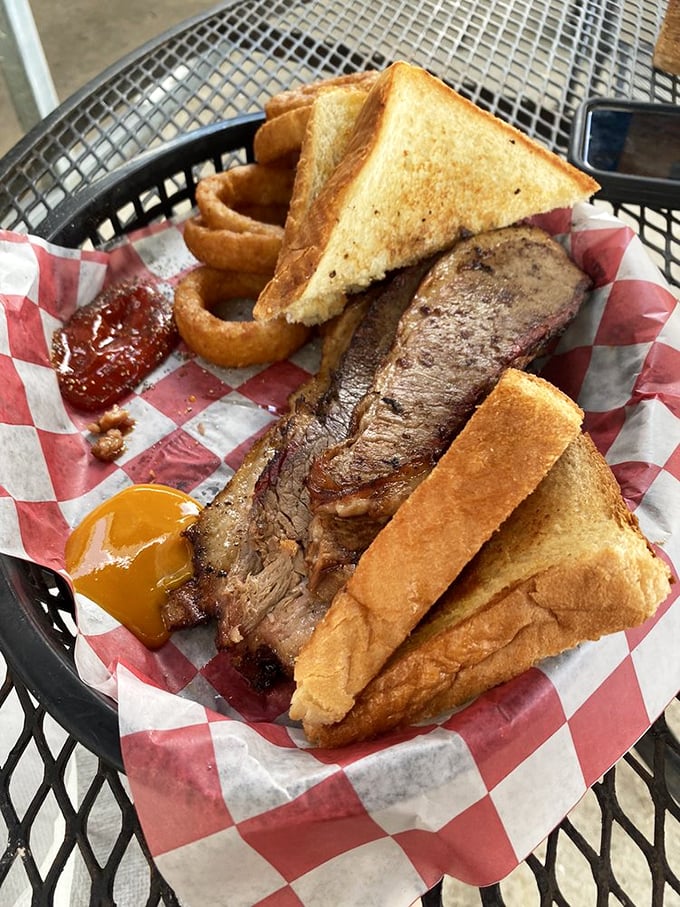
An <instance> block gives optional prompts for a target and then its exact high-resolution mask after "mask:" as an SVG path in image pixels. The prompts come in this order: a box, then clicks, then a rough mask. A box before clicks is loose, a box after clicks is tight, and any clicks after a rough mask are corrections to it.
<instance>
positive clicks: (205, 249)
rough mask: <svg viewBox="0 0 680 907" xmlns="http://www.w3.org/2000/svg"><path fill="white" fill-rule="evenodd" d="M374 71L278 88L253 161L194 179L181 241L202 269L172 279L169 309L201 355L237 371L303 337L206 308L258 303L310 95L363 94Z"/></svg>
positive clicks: (297, 329)
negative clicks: (191, 213)
mask: <svg viewBox="0 0 680 907" xmlns="http://www.w3.org/2000/svg"><path fill="white" fill-rule="evenodd" d="M377 76H378V73H377V72H373V71H368V72H363V73H354V74H351V75H346V76H340V77H336V78H330V79H325V80H322V81H319V82H315V83H312V84H310V85H303V86H301V87H299V88H295V89H292V90H290V91H283V92H280V93H279V94H278V95H275V96H274V97H272V98H271V99H270V100H269V102H268V103H267V104H266V106H265V115H266V119H265V122H264V123H263V124H262V126H261V127H260V128H259V129H258V131H257V132H256V134H255V136H254V141H253V151H254V155H255V159H256V161H257V163H256V164H244V165H241V166H236V167H232V168H230V169H229V170H225V171H224V172H222V173H217V174H215V175H214V176H208V177H204V178H203V179H201V180H200V181H199V183H198V185H197V187H196V205H197V208H198V212H199V213H198V216H197V217H193V218H191V219H189V220H188V221H187V222H186V224H185V226H184V241H185V243H186V245H187V248H188V249H189V251H190V252H191V253H192V254H193V255H194V257H195V258H196V259H197V260H198V261H199V262H201V266H200V267H198V268H197V269H196V270H194V271H192V272H190V273H189V274H188V275H187V276H186V277H184V278H183V279H182V280H181V281H180V282H179V283H178V285H177V287H176V289H175V306H174V316H175V322H176V324H177V329H178V331H179V333H180V336H181V337H182V339H183V340H184V342H185V343H186V344H187V346H188V347H189V348H190V349H191V350H193V351H194V352H195V353H197V354H198V355H199V356H202V357H203V358H204V359H207V360H208V361H210V362H213V363H215V364H217V365H222V366H225V367H228V368H242V367H244V366H248V365H255V364H260V363H264V362H275V361H278V360H280V359H285V358H287V357H288V356H290V355H291V353H293V352H294V351H295V350H296V349H298V347H300V346H301V345H302V344H303V343H304V342H305V341H306V340H307V338H308V337H309V335H310V329H309V328H308V327H306V326H304V325H301V324H290V323H289V322H287V321H285V320H284V319H275V320H272V321H266V322H264V321H257V320H252V319H251V320H249V321H225V320H222V319H221V318H218V317H217V316H216V315H213V314H212V311H211V310H212V309H213V308H214V307H215V306H216V305H217V304H218V303H221V302H225V301H229V300H234V299H243V298H246V299H252V300H256V299H257V297H258V296H259V294H260V292H261V291H262V289H263V288H264V286H265V284H266V283H267V281H268V279H269V278H270V277H271V276H272V275H273V273H274V269H275V267H276V262H277V259H278V256H279V252H280V250H281V243H282V240H283V225H284V223H285V219H286V215H287V212H288V207H289V205H290V199H291V195H292V192H293V184H294V181H295V166H296V164H297V159H298V157H299V153H300V149H301V147H302V142H303V138H304V134H305V130H306V128H307V121H308V119H309V114H310V110H311V105H312V104H313V102H314V98H315V97H316V96H317V95H318V93H319V92H320V91H323V90H324V89H326V88H332V87H339V86H343V85H352V86H355V87H361V88H365V90H366V91H369V90H370V88H371V87H372V85H373V83H374V82H375V79H376V78H377Z"/></svg>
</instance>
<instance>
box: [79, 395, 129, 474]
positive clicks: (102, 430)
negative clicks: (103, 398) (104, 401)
mask: <svg viewBox="0 0 680 907" xmlns="http://www.w3.org/2000/svg"><path fill="white" fill-rule="evenodd" d="M134 427H135V420H134V419H133V418H132V417H131V416H130V413H129V412H128V411H127V410H126V409H121V408H120V407H119V406H118V404H115V405H114V406H112V407H111V409H108V410H107V411H106V412H105V413H104V415H103V416H102V417H101V418H100V419H98V420H97V421H96V422H91V423H90V424H89V425H88V426H87V430H88V431H89V432H90V433H91V434H93V435H97V436H98V437H97V439H96V440H95V442H94V444H93V445H92V447H91V452H92V456H93V457H95V458H96V459H97V460H101V461H102V462H103V463H111V462H113V460H116V459H117V458H118V457H119V456H120V455H121V454H122V453H123V451H124V450H125V435H127V434H128V432H131V431H132V429H133V428H134Z"/></svg>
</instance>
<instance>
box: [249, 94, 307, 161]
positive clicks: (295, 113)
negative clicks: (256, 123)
mask: <svg viewBox="0 0 680 907" xmlns="http://www.w3.org/2000/svg"><path fill="white" fill-rule="evenodd" d="M310 111H311V104H305V105H304V106H301V107H293V108H291V110H286V111H284V112H283V113H282V114H280V115H279V116H276V117H274V118H273V119H271V120H269V119H268V120H265V121H264V123H263V124H262V125H261V126H260V128H259V129H258V130H257V132H256V133H255V136H254V138H253V152H254V154H255V160H256V161H259V162H260V163H262V164H268V163H271V162H272V161H280V160H293V161H295V160H296V159H297V157H298V156H299V154H300V148H301V147H302V140H303V138H304V136H305V129H306V128H307V121H308V120H309V114H310Z"/></svg>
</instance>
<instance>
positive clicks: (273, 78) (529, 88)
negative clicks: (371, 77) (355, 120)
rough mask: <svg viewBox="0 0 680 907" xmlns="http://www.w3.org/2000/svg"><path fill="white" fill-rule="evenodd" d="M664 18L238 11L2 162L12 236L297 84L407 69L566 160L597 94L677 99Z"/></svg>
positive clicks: (446, 5)
mask: <svg viewBox="0 0 680 907" xmlns="http://www.w3.org/2000/svg"><path fill="white" fill-rule="evenodd" d="M661 14H662V9H661V7H660V6H659V4H657V3H656V2H655V0H644V2H642V3H640V2H625V3H623V4H621V3H619V2H614V0H606V2H605V0H599V2H594V0H589V2H586V3H582V2H570V3H566V4H565V3H563V2H562V0H513V2H507V3H491V2H481V3H480V2H473V0H458V2H441V0H440V2H433V0H424V2H422V3H419V4H411V3H407V2H399V0H387V2H382V3H369V4H363V5H362V6H361V7H360V8H359V9H356V7H355V6H352V5H350V4H347V3H345V2H342V0H330V2H317V0H308V2H279V3H277V4H275V5H273V6H271V5H270V4H268V3H259V2H252V0H247V2H241V3H236V4H230V5H228V6H227V7H226V8H225V9H224V10H223V11H221V12H218V13H214V14H212V15H209V16H207V17H206V18H204V19H199V20H198V21H196V22H195V23H194V24H193V25H192V26H191V27H189V28H186V29H180V30H179V31H177V32H176V33H175V34H174V35H172V36H170V37H167V38H166V39H164V40H162V41H159V42H157V43H154V44H151V45H148V46H147V47H146V48H145V49H144V51H143V52H142V53H141V54H140V55H139V56H138V57H137V58H136V59H134V60H133V61H131V62H128V63H127V65H123V66H122V67H116V68H114V70H112V71H110V72H109V74H108V75H106V76H105V77H104V78H103V79H102V80H101V81H100V83H99V84H97V86H96V88H94V86H89V87H88V88H87V89H85V90H84V91H82V92H80V93H79V94H77V95H75V96H74V97H73V98H72V99H71V100H70V101H68V102H67V103H66V104H64V105H63V106H62V107H61V108H59V110H57V111H56V112H55V113H53V114H52V115H51V116H50V117H49V118H48V119H47V121H46V122H45V123H43V124H41V125H39V126H38V127H37V128H36V129H35V130H34V131H33V132H32V133H31V134H30V135H29V136H28V137H27V138H26V139H25V140H24V141H22V142H21V143H20V144H19V145H18V146H17V147H16V148H15V149H14V150H13V151H12V152H10V154H8V155H7V156H6V157H5V158H4V159H3V160H2V161H0V212H2V214H1V220H0V226H2V227H5V228H8V229H26V230H35V229H37V227H38V225H39V224H40V222H41V220H42V219H43V217H44V216H45V214H46V213H47V211H49V210H51V209H52V208H53V207H54V206H55V205H56V204H58V203H59V202H60V201H61V200H62V199H63V198H64V197H65V196H66V195H67V194H70V193H73V192H75V191H77V189H78V188H79V187H82V186H83V185H84V184H86V183H89V182H92V181H93V180H96V179H97V178H98V177H100V176H101V175H102V174H103V173H106V172H108V171H111V170H113V169H114V168H116V167H118V166H120V164H121V163H123V162H125V161H127V160H130V159H132V158H134V157H136V156H137V155H139V154H141V153H143V152H144V151H146V150H148V149H149V148H152V147H154V146H156V145H157V144H159V143H160V142H165V141H168V140H169V139H173V138H175V137H176V136H178V135H180V134H185V133H187V132H190V131H191V130H193V129H196V128H198V127H200V126H204V125H206V124H208V123H211V122H214V121H215V120H218V119H221V118H227V117H231V116H235V115H237V114H239V113H247V112H250V111H256V110H259V109H260V108H261V106H262V104H263V101H264V100H265V98H266V97H268V96H269V95H270V94H272V93H274V92H275V91H277V90H279V89H281V88H284V87H287V86H289V85H290V84H292V83H294V82H297V81H308V80H311V79H314V78H317V77H319V76H322V75H325V74H328V73H330V72H338V71H350V70H356V69H362V68H366V67H371V66H374V67H381V66H383V65H384V64H385V63H387V62H390V61H391V60H394V59H397V58H404V59H410V60H413V61H414V62H417V63H420V64H421V65H423V66H426V67H427V68H429V69H431V70H432V71H433V72H435V73H436V74H437V75H438V76H440V77H441V78H443V79H445V80H446V81H448V82H449V83H450V84H451V85H453V86H454V87H456V88H457V89H459V90H461V92H463V93H465V94H466V95H468V96H469V97H470V98H471V99H472V100H474V101H476V102H478V103H479V104H480V105H481V106H484V107H487V108H489V109H491V110H492V111H493V112H494V113H497V114H499V115H500V116H503V117H504V118H506V119H509V120H510V121H512V122H514V123H515V124H516V125H519V126H521V127H522V128H523V129H524V130H525V131H527V132H528V133H529V134H531V135H533V136H535V137H539V138H541V139H543V140H544V141H545V142H546V143H547V144H549V145H550V146H551V147H553V148H555V149H556V150H559V151H564V150H565V149H566V145H567V140H568V131H569V124H570V121H571V117H572V115H573V113H574V110H575V108H576V105H577V104H578V102H579V101H581V100H583V99H584V98H585V97H587V96H588V95H591V94H601V95H607V94H610V95H619V96H622V97H635V98H638V99H640V100H647V99H651V98H655V99H657V100H659V101H668V102H673V101H675V100H677V85H676V80H675V79H674V78H673V77H671V76H667V75H665V74H663V73H660V72H656V71H655V70H653V69H652V65H651V57H652V51H653V46H654V40H655V37H656V35H657V34H658V30H659V26H660V20H661ZM378 47H379V50H377V49H376V48H378ZM93 89H94V90H93Z"/></svg>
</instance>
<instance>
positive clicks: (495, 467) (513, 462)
mask: <svg viewBox="0 0 680 907" xmlns="http://www.w3.org/2000/svg"><path fill="white" fill-rule="evenodd" d="M582 418H583V413H582V411H581V409H580V408H579V407H578V406H577V405H576V404H575V403H574V402H573V401H572V400H570V399H569V398H568V397H567V396H566V395H564V394H563V393H562V392H561V391H559V390H557V388H555V387H553V386H552V385H550V384H549V383H548V382H546V381H543V380H542V379H540V378H536V377H535V376H532V375H529V374H527V373H525V372H521V371H518V370H516V369H508V370H507V371H506V372H504V374H503V375H502V377H501V379H500V381H499V382H498V384H497V385H496V387H495V388H494V389H493V390H492V391H491V393H490V394H489V396H488V397H487V398H486V400H485V401H484V402H483V403H482V404H481V405H480V406H479V407H478V409H477V410H476V412H475V413H474V414H473V416H472V417H471V419H470V420H469V421H468V423H467V424H466V426H465V428H464V429H463V430H462V432H461V433H460V434H459V435H458V436H457V437H456V439H455V440H454V441H453V443H452V444H451V446H450V447H449V449H448V450H447V451H446V453H445V454H444V455H443V456H442V458H441V459H440V460H439V462H438V463H437V465H436V466H435V467H434V469H433V470H432V472H431V473H430V474H429V475H428V476H427V477H426V478H425V479H424V480H423V481H422V482H421V484H420V485H419V486H418V487H417V488H416V489H415V491H414V492H413V493H412V494H411V495H410V497H409V498H407V500H406V501H405V502H404V503H403V504H402V506H401V507H400V508H399V510H398V511H397V512H396V514H395V515H394V517H393V518H392V519H391V521H390V522H389V523H388V524H387V525H386V526H385V528H384V529H383V530H382V531H381V532H380V533H379V534H378V536H377V537H376V539H375V540H374V542H373V543H372V544H371V545H370V546H369V548H368V549H367V550H366V552H365V553H364V554H363V555H362V557H361V559H360V560H359V563H358V565H357V568H356V571H355V572H354V574H353V575H352V577H351V578H350V579H349V580H348V582H347V584H346V586H345V588H344V589H343V590H342V591H341V592H339V593H338V594H337V595H336V597H335V598H334V600H333V602H332V604H331V607H330V609H329V610H328V612H327V613H326V615H325V617H324V618H323V620H322V621H321V622H320V624H319V625H318V626H317V627H316V629H315V630H314V633H313V634H312V637H311V639H310V641H309V642H308V643H307V645H306V646H305V647H304V648H303V649H302V652H301V653H300V656H299V658H298V660H297V662H296V667H295V682H296V690H295V692H294V694H293V698H292V702H291V709H290V716H291V718H299V719H302V721H303V725H304V727H305V730H306V732H308V733H311V729H312V728H313V727H314V726H315V725H321V724H332V723H334V722H337V721H339V720H340V719H341V718H343V716H344V715H345V714H347V712H348V711H349V710H350V709H351V707H352V705H353V704H354V700H355V698H356V696H357V695H358V694H359V692H360V691H361V690H362V689H363V688H364V687H365V686H366V684H367V683H368V682H369V681H370V680H371V679H372V678H373V677H374V676H375V675H376V674H377V673H378V671H379V670H380V668H381V667H382V665H383V664H384V663H385V661H386V660H387V659H388V657H389V656H390V655H391V653H392V652H393V651H394V650H395V649H396V648H397V647H398V646H399V645H400V644H401V643H402V642H403V641H404V639H405V638H406V637H407V636H408V635H409V633H410V632H411V631H412V630H413V628H414V627H415V626H416V624H417V623H418V621H419V620H420V619H421V618H422V617H423V616H424V615H425V613H426V612H427V611H428V610H429V608H430V607H431V606H432V605H433V604H434V602H435V601H436V600H437V599H438V598H439V597H440V596H441V595H442V594H443V592H444V591H445V590H446V589H447V587H448V586H449V585H450V584H451V583H452V582H453V580H454V579H455V578H456V577H457V576H458V574H459V573H460V572H461V570H462V569H463V567H464V566H465V564H466V563H468V561H469V560H470V559H471V558H472V557H473V556H474V555H475V554H476V553H477V551H478V550H479V549H480V548H481V546H482V545H483V544H484V542H486V541H487V540H488V539H489V538H490V536H491V535H492V533H493V532H494V531H495V530H496V529H497V528H498V526H499V525H500V524H501V523H502V522H503V521H504V520H505V519H506V518H507V517H508V516H509V515H510V514H511V513H512V511H513V510H514V509H515V508H516V507H517V505H518V504H519V503H520V502H521V501H522V500H523V499H524V498H525V497H526V496H527V495H528V494H530V493H531V492H532V491H533V490H534V488H535V487H536V486H537V485H538V484H539V482H540V481H541V479H542V478H543V477H544V476H545V475H546V473H547V472H548V471H549V469H550V468H551V467H552V465H553V464H554V463H555V461H556V460H557V459H558V457H559V456H560V455H561V454H562V453H563V451H564V450H565V448H566V447H567V445H568V444H569V443H570V442H571V441H572V440H573V438H574V437H576V435H577V434H578V433H579V431H580V427H581V422H582Z"/></svg>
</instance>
